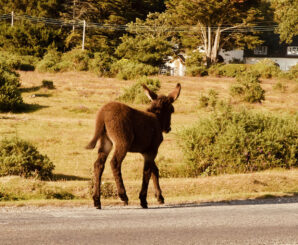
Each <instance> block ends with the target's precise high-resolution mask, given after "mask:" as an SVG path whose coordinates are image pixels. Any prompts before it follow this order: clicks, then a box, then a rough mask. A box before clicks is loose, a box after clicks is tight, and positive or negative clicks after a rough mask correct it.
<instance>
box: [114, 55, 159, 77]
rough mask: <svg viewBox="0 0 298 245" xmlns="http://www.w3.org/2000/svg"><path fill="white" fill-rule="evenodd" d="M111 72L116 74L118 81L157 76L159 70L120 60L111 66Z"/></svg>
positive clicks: (135, 62) (142, 64)
mask: <svg viewBox="0 0 298 245" xmlns="http://www.w3.org/2000/svg"><path fill="white" fill-rule="evenodd" d="M111 71H112V73H114V74H117V77H118V78H119V79H123V80H130V79H134V78H136V77H141V76H149V75H154V74H157V73H158V71H159V68H158V67H154V66H151V65H147V64H144V63H140V62H137V61H132V60H128V59H121V60H119V61H117V62H115V63H114V64H113V65H112V69H111Z"/></svg>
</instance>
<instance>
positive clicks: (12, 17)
mask: <svg viewBox="0 0 298 245" xmlns="http://www.w3.org/2000/svg"><path fill="white" fill-rule="evenodd" d="M11 26H13V11H11Z"/></svg>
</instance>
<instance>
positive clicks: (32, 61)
mask: <svg viewBox="0 0 298 245" xmlns="http://www.w3.org/2000/svg"><path fill="white" fill-rule="evenodd" d="M37 62H38V58H36V57H34V56H29V55H25V56H20V55H15V54H13V53H9V52H0V63H2V64H6V65H7V66H8V67H9V68H11V69H13V70H21V71H34V70H35V65H36V63H37Z"/></svg>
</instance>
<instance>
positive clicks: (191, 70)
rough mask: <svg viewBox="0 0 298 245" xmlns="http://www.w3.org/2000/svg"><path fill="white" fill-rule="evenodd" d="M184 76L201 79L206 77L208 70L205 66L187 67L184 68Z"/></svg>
mask: <svg viewBox="0 0 298 245" xmlns="http://www.w3.org/2000/svg"><path fill="white" fill-rule="evenodd" d="M185 73H186V75H187V76H192V77H197V76H199V77H203V76H207V75H208V70H207V69H206V67H205V66H189V67H186V72H185Z"/></svg>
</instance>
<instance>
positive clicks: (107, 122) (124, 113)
mask: <svg viewBox="0 0 298 245" xmlns="http://www.w3.org/2000/svg"><path fill="white" fill-rule="evenodd" d="M143 88H144V90H145V93H146V95H147V96H148V98H149V99H150V100H151V101H152V102H151V106H150V108H148V109H147V111H139V110H136V109H133V108H131V107H129V106H127V105H124V104H121V103H117V102H111V103H108V104H106V105H104V106H103V107H102V108H101V110H99V112H98V113H97V116H96V125H95V135H94V137H93V139H92V140H91V142H90V143H89V144H88V145H87V147H86V148H87V149H93V148H94V147H95V145H96V143H97V141H98V140H100V145H99V149H98V158H97V160H96V161H95V163H94V176H95V181H94V194H93V200H94V206H95V207H97V208H99V209H100V208H101V203H100V184H101V176H102V173H103V170H104V167H105V162H106V159H107V157H108V155H109V153H110V151H111V149H112V146H114V148H115V151H114V155H113V157H112V160H111V167H112V171H113V175H114V178H115V181H116V185H117V189H118V194H119V197H120V199H121V200H122V201H123V202H124V203H125V204H126V205H127V204H128V198H127V195H126V191H125V187H124V184H123V180H122V174H121V163H122V161H123V159H124V157H125V155H126V153H127V152H139V153H141V154H142V155H143V157H144V170H143V184H142V189H141V192H140V195H139V198H140V201H141V206H142V207H143V208H147V200H146V199H147V189H148V184H149V180H150V177H151V175H152V179H153V183H154V187H155V196H156V197H157V200H158V202H159V203H164V198H163V196H162V194H161V189H160V186H159V172H158V168H157V166H156V164H155V162H154V159H155V157H156V155H157V152H158V147H159V145H160V144H161V142H162V141H163V136H162V132H165V133H168V132H170V130H171V114H172V113H173V112H174V107H173V106H172V103H173V102H174V101H175V100H176V99H177V98H178V96H179V94H180V90H181V85H180V84H179V83H178V84H177V86H176V88H175V89H174V91H173V92H172V93H170V94H169V95H168V96H165V95H160V96H157V94H155V93H154V92H153V91H151V90H150V89H149V88H148V87H146V86H145V85H143Z"/></svg>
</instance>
